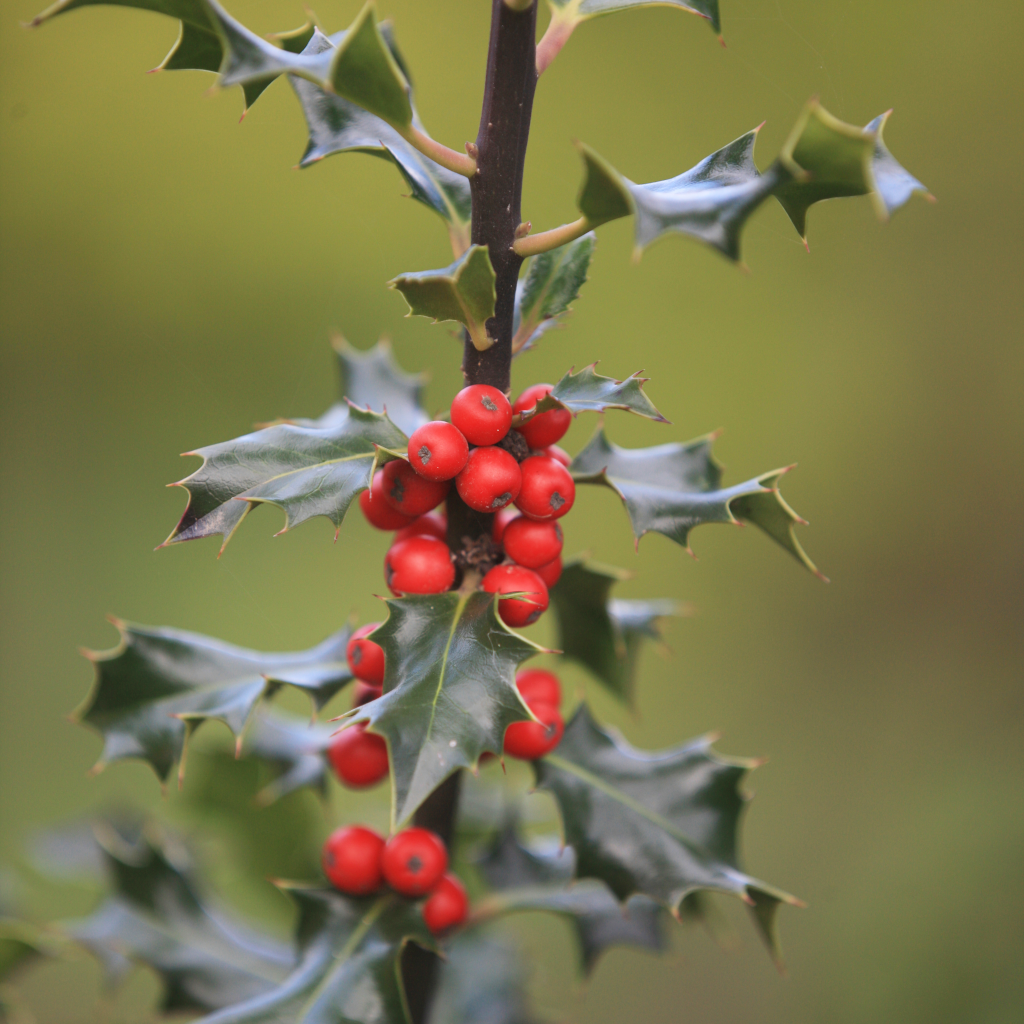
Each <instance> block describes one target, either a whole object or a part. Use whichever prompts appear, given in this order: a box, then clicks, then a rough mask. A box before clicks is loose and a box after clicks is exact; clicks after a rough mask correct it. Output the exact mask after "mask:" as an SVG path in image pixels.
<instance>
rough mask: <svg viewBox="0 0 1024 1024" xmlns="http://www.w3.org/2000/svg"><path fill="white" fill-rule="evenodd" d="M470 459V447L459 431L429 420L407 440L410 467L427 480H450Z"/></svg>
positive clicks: (449, 424)
mask: <svg viewBox="0 0 1024 1024" xmlns="http://www.w3.org/2000/svg"><path fill="white" fill-rule="evenodd" d="M468 458H469V445H468V444H466V438H465V437H464V436H463V434H462V431H461V430H459V428H458V427H454V426H452V424H451V423H445V422H444V420H432V421H431V422H430V423H424V424H423V426H422V427H417V429H416V430H414V431H413V432H412V436H411V437H410V438H409V465H410V466H412V468H413V469H414V470H415V471H416V472H417V473H418V474H419V475H420V476H422V477H426V479H428V480H451V479H452V478H453V477H455V476H458V474H459V472H460V471H461V469H462V467H463V466H464V465H465V464H466V459H468Z"/></svg>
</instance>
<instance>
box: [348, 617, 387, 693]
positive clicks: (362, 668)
mask: <svg viewBox="0 0 1024 1024" xmlns="http://www.w3.org/2000/svg"><path fill="white" fill-rule="evenodd" d="M379 625H380V623H379V622H368V623H367V624H366V625H365V626H360V627H359V628H358V629H357V630H356V631H355V632H354V633H353V634H352V639H351V640H349V642H348V647H346V648H345V657H346V658H348V667H349V668H350V669H351V670H352V675H354V676H355V677H356V679H362V681H363V682H364V683H371V684H372V685H374V686H380V685H381V683H383V682H384V650H383V648H382V647H381V646H380V644H375V643H374V642H373V641H372V640H367V639H366V637H367V636H369V634H370V633H372V632H373V631H374V630H375V629H376V628H377V627H378V626H379Z"/></svg>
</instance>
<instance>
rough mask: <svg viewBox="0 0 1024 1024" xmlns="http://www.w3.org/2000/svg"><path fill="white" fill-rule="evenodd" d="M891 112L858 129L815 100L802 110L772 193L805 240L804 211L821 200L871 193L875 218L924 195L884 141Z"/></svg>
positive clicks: (783, 152) (787, 141) (782, 159)
mask: <svg viewBox="0 0 1024 1024" xmlns="http://www.w3.org/2000/svg"><path fill="white" fill-rule="evenodd" d="M889 113H891V111H889V112H886V113H885V114H881V115H880V116H879V117H876V118H875V119H874V120H873V121H871V122H870V123H869V124H868V125H867V127H865V128H858V127H857V126H856V125H852V124H846V123H845V122H844V121H840V120H839V119H838V118H836V117H833V116H832V115H831V114H830V113H829V112H828V111H827V110H825V108H824V107H822V106H821V104H820V103H818V101H817V100H811V102H810V103H808V104H807V106H806V107H805V108H804V111H803V113H802V114H801V115H800V119H799V120H798V121H797V123H796V125H795V127H794V128H793V131H792V132H790V135H789V138H788V139H787V140H786V143H785V145H783V147H782V152H781V153H780V155H779V161H778V162H779V164H780V165H781V166H782V167H784V168H786V170H787V171H788V172H789V174H788V175H787V177H786V180H784V181H782V182H780V184H779V185H778V186H777V187H776V189H775V196H776V198H777V199H778V200H779V202H780V203H781V204H782V207H783V209H784V210H785V211H786V213H787V214H789V219H790V220H791V221H792V222H793V226H794V227H795V228H796V229H797V231H799V232H800V237H801V238H803V239H804V240H805V241H806V238H807V210H808V208H809V207H810V206H812V205H814V203H817V202H821V200H823V199H836V198H839V197H842V196H863V195H868V194H870V195H871V196H872V200H873V202H874V205H875V209H876V211H877V213H878V215H879V217H880V218H881V219H882V220H888V218H889V216H890V215H891V214H892V213H893V211H895V210H897V209H898V208H899V207H901V206H902V205H903V204H904V203H906V202H907V200H908V199H909V198H910V197H911V196H912V195H913V194H914V193H915V192H922V193H924V194H925V195H928V190H927V189H926V188H925V187H924V185H922V184H921V182H919V181H918V180H917V179H916V178H914V177H912V176H911V175H910V174H909V173H908V172H907V171H906V170H905V169H904V168H903V167H901V166H900V165H899V164H898V163H897V162H896V160H895V158H894V157H893V155H892V154H891V153H890V152H889V150H888V149H886V147H885V144H884V143H883V142H882V129H883V128H884V126H885V122H886V120H887V119H888V117H889Z"/></svg>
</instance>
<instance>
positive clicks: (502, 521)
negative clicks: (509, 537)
mask: <svg viewBox="0 0 1024 1024" xmlns="http://www.w3.org/2000/svg"><path fill="white" fill-rule="evenodd" d="M518 518H519V509H517V508H512V507H511V506H506V507H505V508H503V509H501V511H500V512H496V513H495V515H494V521H493V522H492V523H491V537H492V538H493V540H494V541H495V543H497V544H500V543H501V538H502V537H503V536H504V535H505V528H506V527H507V526H508V524H509V523H511V522H512V520H513V519H518Z"/></svg>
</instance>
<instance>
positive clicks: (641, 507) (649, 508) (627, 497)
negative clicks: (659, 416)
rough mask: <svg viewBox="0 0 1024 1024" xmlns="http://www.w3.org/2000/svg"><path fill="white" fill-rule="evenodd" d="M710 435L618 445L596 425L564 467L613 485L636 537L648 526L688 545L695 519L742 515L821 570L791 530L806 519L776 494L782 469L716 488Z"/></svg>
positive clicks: (583, 478)
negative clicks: (644, 444)
mask: <svg viewBox="0 0 1024 1024" xmlns="http://www.w3.org/2000/svg"><path fill="white" fill-rule="evenodd" d="M713 441H714V435H712V434H709V435H708V436H706V437H699V438H697V439H696V440H695V441H688V442H687V443H685V444H678V443H675V444H659V445H655V446H654V447H652V448H620V447H619V446H618V445H617V444H613V443H612V442H611V441H609V440H608V438H607V436H606V435H605V432H604V428H603V427H600V428H598V431H597V433H596V434H594V436H593V437H592V438H591V439H590V441H589V443H588V444H587V446H586V448H584V449H583V451H581V452H580V453H579V455H577V456H576V458H575V459H573V461H572V465H571V466H570V470H571V472H572V474H573V476H574V477H575V479H576V481H577V482H578V483H586V484H603V485H604V486H605V487H610V488H611V489H612V490H613V491H615V493H616V494H617V495H618V496H619V497H620V498H621V499H622V501H623V504H625V506H626V511H627V512H628V513H629V519H630V522H631V523H632V525H633V534H634V536H635V537H636V541H637V543H638V544H639V543H640V538H641V537H642V536H643V535H644V534H645V533H647V532H648V531H650V530H654V531H655V532H657V533H662V534H664V535H665V536H666V537H668V538H670V539H671V540H674V541H675V542H676V543H677V544H682V546H683V547H684V548H686V550H687V551H690V547H689V540H688V538H689V533H690V530H692V529H693V528H694V527H695V526H701V525H702V524H704V523H732V524H734V525H735V524H737V523H740V522H748V523H753V524H754V525H755V526H758V527H760V528H761V529H762V530H764V532H765V533H767V534H768V536H769V537H771V538H772V540H774V541H776V542H777V543H778V544H780V545H781V546H782V547H784V548H785V549H786V550H787V551H788V552H789V553H790V554H791V555H792V556H793V557H794V558H796V559H797V560H798V561H800V562H802V563H803V564H804V565H805V566H806V567H807V568H808V569H810V570H811V572H813V573H814V574H815V575H817V576H821V573H820V572H818V570H817V568H816V567H815V565H814V563H813V562H812V561H811V560H810V559H809V558H808V557H807V555H806V554H805V553H804V549H803V548H802V547H801V546H800V544H799V542H798V541H797V539H796V536H795V534H794V529H793V528H794V526H796V524H797V523H800V524H803V525H805V524H806V520H803V519H801V518H800V517H799V516H798V515H797V514H796V513H795V512H794V511H793V510H792V509H791V508H790V507H789V506H788V505H787V504H786V503H785V501H783V500H782V495H781V494H780V493H779V488H778V482H779V478H780V477H781V476H782V475H783V474H784V473H786V472H787V471H788V469H778V470H773V471H772V472H771V473H762V474H761V476H758V477H754V479H753V480H747V481H746V482H745V483H742V484H735V485H733V486H732V487H728V488H720V484H721V480H722V467H721V466H720V465H719V464H718V462H717V461H716V460H715V458H714V456H713V455H712V454H711V444H712V442H713ZM789 468H792V467H789ZM690 553H691V554H692V552H690ZM822 579H824V577H822Z"/></svg>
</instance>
